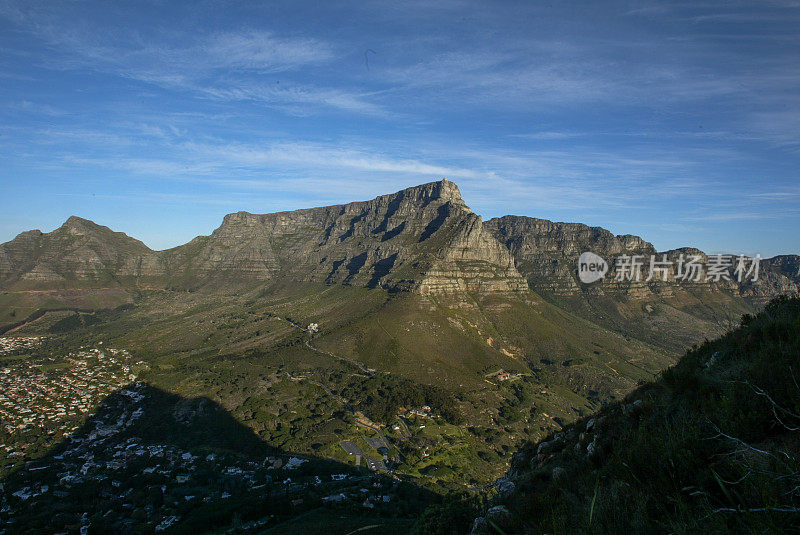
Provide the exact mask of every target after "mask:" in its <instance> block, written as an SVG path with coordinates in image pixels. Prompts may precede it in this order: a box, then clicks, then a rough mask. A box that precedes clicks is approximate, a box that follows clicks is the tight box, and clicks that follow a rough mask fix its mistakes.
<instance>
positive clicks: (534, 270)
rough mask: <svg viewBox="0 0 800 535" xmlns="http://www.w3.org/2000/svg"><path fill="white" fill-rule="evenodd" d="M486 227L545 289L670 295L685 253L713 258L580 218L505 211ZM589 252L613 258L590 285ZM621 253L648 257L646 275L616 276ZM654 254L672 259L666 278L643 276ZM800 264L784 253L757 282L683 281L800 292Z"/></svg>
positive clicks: (746, 290) (762, 293) (758, 291)
mask: <svg viewBox="0 0 800 535" xmlns="http://www.w3.org/2000/svg"><path fill="white" fill-rule="evenodd" d="M484 226H485V228H486V229H487V230H488V231H489V232H490V233H491V234H492V235H494V236H495V237H496V238H497V239H498V240H499V241H500V242H502V243H503V244H505V245H506V246H507V247H508V249H509V250H510V251H511V252H512V254H513V255H514V259H515V262H516V265H517V268H518V269H519V271H520V272H521V273H522V274H523V275H524V276H525V278H526V279H527V280H528V282H529V284H530V286H531V288H532V289H534V290H536V291H540V292H543V293H546V294H555V295H562V296H570V295H578V294H581V293H590V294H595V295H603V294H605V293H608V292H611V293H617V292H621V293H624V294H625V295H626V296H628V297H634V298H637V297H639V298H652V297H654V296H659V297H670V296H672V295H674V293H675V292H676V291H677V290H678V282H676V279H675V276H676V271H675V266H676V265H677V261H678V259H679V257H680V255H683V257H684V258H685V259H688V258H689V257H690V256H695V255H696V256H698V257H699V258H700V262H701V263H702V264H704V265H705V264H706V263H707V260H708V257H707V255H706V254H705V253H703V252H702V251H700V250H699V249H694V248H690V247H685V248H681V249H675V250H671V251H663V252H657V251H656V249H655V248H654V247H653V245H652V244H650V243H648V242H647V241H645V240H643V239H642V238H640V237H638V236H633V235H630V234H626V235H620V236H615V235H613V234H612V233H611V232H609V231H608V230H606V229H603V228H600V227H589V226H586V225H582V224H578V223H554V222H552V221H547V220H543V219H535V218H531V217H520V216H504V217H501V218H496V219H491V220H489V221H487V222H486V223H485V224H484ZM584 251H591V252H594V253H596V254H598V255H600V256H601V257H603V258H604V259H606V261H608V262H609V264H610V265H609V269H610V273H609V274H608V275H606V277H605V278H604V280H603V281H602V282H598V283H596V284H593V285H590V286H589V285H584V284H582V283H581V282H580V280H579V279H578V273H577V261H578V257H579V256H580V255H581V253H583V252H584ZM622 254H626V255H642V256H644V265H643V266H642V275H643V276H642V280H640V281H639V282H636V281H627V280H625V281H616V280H615V275H616V269H615V265H614V264H613V259H614V258H616V257H617V256H619V255H622ZM652 255H656V260H657V261H659V260H663V259H664V257H665V255H666V259H667V261H669V262H671V263H672V265H673V267H672V268H671V269H670V270H668V272H667V274H666V280H662V279H661V277H660V273H659V275H658V276H656V277H654V279H653V280H651V281H646V280H644V279H645V278H646V277H647V274H648V273H649V269H650V266H649V262H650V257H651V256H652ZM799 266H800V257H798V256H796V255H788V256H779V257H775V258H770V259H763V260H762V261H761V264H760V272H759V274H758V275H759V276H758V280H756V281H754V282H753V281H750V280H749V279H748V278H747V277H745V281H743V283H742V284H739V283H738V282H737V281H736V280H730V281H728V280H720V281H718V282H717V281H706V280H705V278H703V279H702V280H701V281H700V282H698V283H687V282H680V285H682V286H684V285H685V286H686V287H688V286H692V287H695V288H700V289H702V290H707V291H729V292H734V293H738V294H740V295H742V296H746V297H755V298H759V299H769V298H771V297H774V296H776V295H780V294H784V293H789V294H792V293H798V291H800V273H798V268H799Z"/></svg>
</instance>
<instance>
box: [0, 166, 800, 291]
mask: <svg viewBox="0 0 800 535" xmlns="http://www.w3.org/2000/svg"><path fill="white" fill-rule="evenodd" d="M582 251H593V252H595V253H597V254H600V255H601V256H603V257H604V258H610V257H611V256H613V255H618V254H623V253H624V254H643V255H651V254H659V255H661V254H667V255H668V256H669V257H670V258H673V257H675V256H677V255H678V254H680V253H681V252H688V251H692V252H693V253H698V254H700V255H702V256H703V258H704V259H705V254H704V253H702V252H701V251H699V250H697V249H693V248H681V249H675V250H671V251H664V252H658V251H657V250H656V249H655V247H653V245H652V244H651V243H649V242H647V241H646V240H644V239H643V238H641V237H639V236H634V235H630V234H620V235H614V234H613V233H611V232H610V231H608V230H606V229H604V228H602V227H597V226H588V225H585V224H582V223H564V222H553V221H549V220H545V219H539V218H533V217H527V216H514V215H507V216H503V217H499V218H492V219H490V220H488V221H485V222H484V221H482V219H481V218H480V216H478V215H476V214H474V213H473V212H472V210H470V208H469V207H468V206H467V205H466V203H465V202H464V200H463V198H462V197H461V192H460V190H459V188H458V186H457V185H456V184H455V183H453V182H451V181H449V180H447V179H443V180H440V181H435V182H429V183H425V184H421V185H419V186H414V187H410V188H406V189H403V190H400V191H398V192H395V193H391V194H386V195H381V196H378V197H375V198H374V199H371V200H366V201H357V202H351V203H346V204H338V205H332V206H323V207H313V208H303V209H298V210H292V211H282V212H274V213H268V214H253V213H250V212H245V211H239V212H234V213H230V214H227V215H226V216H225V217H224V218H223V220H222V223H221V224H220V226H219V227H217V228H216V229H215V230H214V231H213V232H212V233H211V234H210V235H208V236H198V237H196V238H194V239H192V240H191V241H189V242H187V243H185V244H183V245H179V246H177V247H173V248H171V249H166V250H162V251H154V250H152V249H150V248H149V247H147V246H146V245H145V244H144V243H143V242H141V241H139V240H136V239H135V238H132V237H130V236H127V235H126V234H124V233H121V232H114V231H112V230H111V229H110V228H108V227H105V226H102V225H98V224H96V223H94V222H92V221H90V220H87V219H83V218H80V217H77V216H71V217H70V218H69V219H67V221H66V222H65V223H64V224H63V225H62V226H61V227H59V228H58V229H56V230H54V231H52V232H50V233H42V232H41V231H38V230H33V231H27V232H23V233H21V234H19V235H18V236H17V237H15V238H14V239H13V240H11V241H9V242H7V243H4V244H2V245H0V288H17V289H36V288H42V287H45V288H46V287H48V286H53V287H64V286H68V285H69V284H71V283H73V284H74V283H81V284H84V285H85V284H89V285H91V283H92V282H94V283H101V284H109V283H111V284H116V285H119V286H123V287H124V286H134V287H144V288H159V287H167V288H170V287H177V288H182V287H188V288H196V287H197V286H198V285H202V284H203V283H206V282H208V281H217V282H219V279H225V282H224V283H233V282H237V281H238V282H246V281H248V280H250V281H252V280H256V281H258V280H260V281H264V280H273V279H275V278H278V277H288V278H291V279H297V280H300V281H307V282H325V283H329V284H336V283H342V284H351V285H359V286H366V287H378V286H380V287H383V288H387V289H391V290H401V291H415V292H419V293H434V294H436V293H453V292H464V291H478V292H492V291H516V292H519V291H523V292H524V291H527V290H528V288H530V289H532V290H534V291H536V292H540V293H545V294H549V293H551V294H554V295H562V296H563V295H566V296H569V295H579V294H587V293H603V292H604V291H606V290H610V291H616V292H624V293H625V294H626V295H629V296H633V297H637V298H642V297H645V296H648V295H649V296H652V295H654V294H663V293H665V292H672V291H674V288H675V285H674V284H669V283H663V284H662V283H659V282H658V281H650V282H649V283H638V284H618V283H615V282H614V281H613V280H608V279H607V280H605V281H604V282H603V284H602V285H593V286H586V285H582V284H581V283H580V282H579V280H578V278H577V275H576V272H575V260H576V259H577V256H578V255H579V254H580V253H581V252H582ZM573 256H574V257H575V258H573ZM762 265H763V267H764V269H763V273H764V276H763V278H762V280H761V281H757V282H756V283H752V284H749V285H737V284H724V283H723V284H709V285H708V287H713V288H714V289H715V290H718V289H724V290H728V291H731V292H735V293H739V294H741V295H744V296H748V297H754V298H757V299H761V300H764V301H765V300H767V299H769V298H771V297H774V296H775V295H778V294H781V293H797V292H798V291H800V276H798V269H799V268H800V257H798V256H796V255H779V256H776V257H774V258H771V259H763V260H762ZM669 282H670V283H671V282H674V281H669ZM654 288H656V289H654Z"/></svg>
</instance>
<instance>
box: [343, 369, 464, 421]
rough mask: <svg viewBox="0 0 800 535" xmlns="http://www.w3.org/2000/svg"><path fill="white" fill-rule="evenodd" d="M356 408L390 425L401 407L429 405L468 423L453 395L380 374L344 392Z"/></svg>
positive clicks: (350, 385)
mask: <svg viewBox="0 0 800 535" xmlns="http://www.w3.org/2000/svg"><path fill="white" fill-rule="evenodd" d="M341 394H342V396H343V397H344V398H345V399H348V400H350V402H351V403H352V404H353V405H354V407H355V408H356V409H358V410H360V411H361V412H363V413H364V414H366V415H367V417H369V418H370V419H371V420H373V421H376V422H380V423H384V424H388V423H390V422H391V421H392V420H393V419H394V418H395V417H396V415H397V413H398V411H399V410H400V408H401V407H404V408H412V407H421V406H423V405H428V406H430V407H431V409H432V410H433V412H435V413H436V414H439V415H441V416H442V417H443V418H444V419H445V421H447V422H448V423H452V424H461V423H463V422H464V416H463V415H462V414H461V412H460V411H459V410H458V408H457V405H456V402H455V399H454V398H453V396H452V395H451V394H450V393H448V392H446V391H444V390H442V389H441V388H438V387H436V386H432V385H423V384H419V383H415V382H414V381H411V380H410V379H406V378H403V377H397V376H394V375H388V374H387V375H377V376H374V377H370V378H368V379H363V380H358V379H355V378H354V380H352V381H350V382H349V383H348V384H347V385H346V386H345V387H344V388H343V389H342V392H341Z"/></svg>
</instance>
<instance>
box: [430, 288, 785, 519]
mask: <svg viewBox="0 0 800 535" xmlns="http://www.w3.org/2000/svg"><path fill="white" fill-rule="evenodd" d="M798 429H800V299H797V298H794V299H789V298H785V297H784V298H777V299H775V300H773V301H772V302H771V303H769V304H768V305H767V306H766V307H765V309H764V310H763V311H762V312H761V313H759V314H758V315H756V316H744V317H743V318H742V321H741V325H740V326H739V327H738V328H736V329H735V330H733V331H731V332H729V333H728V334H726V335H725V336H723V337H721V338H720V339H717V340H714V341H708V342H706V343H704V344H702V345H701V346H699V347H694V348H693V349H691V350H690V351H688V352H687V354H686V355H685V356H684V357H683V358H682V359H681V360H680V362H679V363H678V364H677V365H676V366H674V367H672V368H670V369H668V370H666V371H664V372H663V374H662V377H661V378H660V379H659V380H658V381H656V382H654V383H652V384H648V385H645V386H643V387H641V388H639V389H637V390H636V391H635V392H633V393H632V394H631V395H629V396H628V397H627V398H626V399H625V401H623V402H619V403H615V404H613V405H608V406H606V407H604V408H603V409H601V410H600V411H599V412H598V413H597V414H596V415H594V416H593V417H591V418H585V419H583V420H580V421H578V422H577V423H575V424H573V425H570V426H568V427H566V428H564V429H563V430H562V431H560V432H558V433H555V434H553V435H551V436H550V437H548V438H547V439H546V440H545V441H542V442H539V443H536V444H534V443H531V444H528V445H526V446H525V447H524V448H523V449H522V450H521V451H519V452H518V453H516V454H515V455H514V456H513V459H512V462H511V468H510V470H509V472H508V474H507V476H506V477H505V478H502V479H501V480H499V481H498V484H497V488H498V495H497V496H496V497H495V499H494V501H493V503H492V504H491V507H489V508H488V511H485V512H484V516H482V517H479V518H478V519H477V520H476V521H475V523H474V526H473V527H472V529H473V532H475V533H653V532H664V533H666V532H669V533H686V532H691V533H728V532H747V533H785V532H797V530H798V529H800V462H799V459H800V457H798V453H800V452H799V450H800V441H798V434H797V432H798ZM460 518H462V519H463V515H461V517H460ZM425 520H428V521H430V522H431V523H432V525H429V526H427V529H426V531H427V532H436V530H439V531H440V532H447V530H448V529H452V530H455V531H456V532H458V530H459V529H462V530H464V531H467V530H469V529H470V527H469V526H465V525H463V520H462V525H461V526H457V525H452V524H451V525H449V526H446V524H447V522H445V521H444V520H443V519H442V516H441V515H439V516H437V515H436V514H434V513H433V512H429V513H428V514H427V515H425V517H423V521H425ZM450 520H452V519H450ZM443 526H444V530H443V529H442V528H443Z"/></svg>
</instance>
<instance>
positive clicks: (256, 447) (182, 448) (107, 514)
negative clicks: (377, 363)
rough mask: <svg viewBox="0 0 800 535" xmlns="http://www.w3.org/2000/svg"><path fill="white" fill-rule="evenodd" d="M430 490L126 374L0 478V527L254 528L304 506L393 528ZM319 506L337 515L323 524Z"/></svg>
mask: <svg viewBox="0 0 800 535" xmlns="http://www.w3.org/2000/svg"><path fill="white" fill-rule="evenodd" d="M364 489H366V490H364ZM435 500H436V496H435V495H434V494H433V493H430V492H429V491H425V490H423V489H420V488H418V487H415V486H413V485H411V484H409V483H399V482H398V481H396V480H395V479H393V478H391V477H389V476H385V475H378V474H374V473H371V472H368V471H366V469H357V468H355V467H354V466H350V465H346V464H343V463H340V462H337V461H332V460H327V459H320V458H314V457H309V456H306V455H297V456H295V455H293V454H291V453H290V452H285V451H281V450H279V449H277V448H275V447H273V446H271V445H269V444H267V443H265V442H264V441H263V440H261V439H260V438H259V437H258V436H257V435H256V434H254V433H253V432H252V431H251V430H250V429H249V428H248V427H247V426H245V425H243V424H241V423H239V422H238V421H237V420H236V419H235V418H234V417H232V416H231V415H230V414H229V413H228V412H227V411H226V410H225V409H223V408H222V407H221V406H220V405H218V404H217V403H215V402H214V401H212V400H210V399H208V398H205V397H200V398H184V397H181V396H178V395H175V394H171V393H168V392H165V391H163V390H160V389H158V388H154V387H152V386H149V385H145V384H132V385H128V386H127V387H124V388H121V389H119V390H117V391H116V392H114V393H113V394H112V395H110V396H109V397H108V398H106V399H105V400H104V401H103V402H102V403H101V405H100V406H99V407H98V409H97V411H96V412H95V414H94V415H92V416H91V417H90V418H89V419H88V420H87V421H86V422H85V423H84V424H83V425H82V426H81V427H80V428H79V429H78V430H77V431H75V432H74V433H73V434H72V435H71V436H70V437H68V438H66V439H65V440H64V441H62V442H61V443H59V444H56V445H55V446H53V447H52V448H50V450H49V451H48V452H47V454H46V455H44V456H42V457H40V458H38V459H36V460H33V461H30V462H28V463H26V465H25V466H24V467H22V468H20V469H18V470H17V471H15V472H14V473H12V474H10V475H8V476H7V477H6V478H5V479H3V480H2V481H1V482H0V534H9V535H10V534H11V533H34V532H48V533H53V532H68V533H104V532H115V533H152V532H154V531H159V532H160V531H162V530H166V531H167V532H169V533H198V532H206V531H209V530H214V531H219V532H225V531H226V530H230V532H236V533H251V532H253V533H256V532H260V531H262V530H264V529H267V528H270V527H273V526H276V525H278V524H281V523H283V522H286V521H289V520H291V519H294V518H297V517H298V516H301V515H308V514H310V513H312V512H313V515H312V516H313V518H317V519H319V526H318V529H316V532H318V533H340V532H341V533H347V532H349V531H352V530H354V529H358V528H360V527H363V526H367V525H376V526H381V525H383V526H384V528H388V527H389V526H392V527H391V529H393V530H394V531H398V529H399V532H402V531H403V529H402V528H406V529H407V528H408V527H409V526H410V525H411V524H412V523H413V520H412V519H413V518H414V517H416V516H417V515H418V514H419V513H420V512H421V510H422V509H424V507H425V506H426V505H427V504H429V503H431V502H432V501H435ZM328 517H329V518H331V520H332V522H333V520H334V519H335V523H336V525H337V526H339V527H338V528H336V529H330V530H328V529H326V526H327V522H326V520H325V519H326V518H328ZM343 518H346V519H349V520H347V521H345V522H344V523H343V522H342V519H343ZM280 529H281V528H279V529H278V530H279V531H280ZM376 529H380V528H376Z"/></svg>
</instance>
